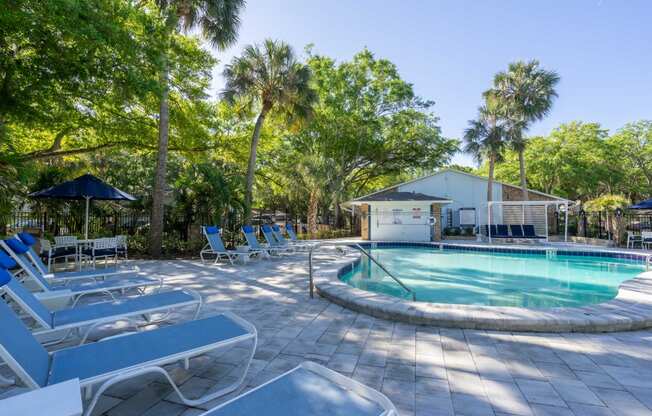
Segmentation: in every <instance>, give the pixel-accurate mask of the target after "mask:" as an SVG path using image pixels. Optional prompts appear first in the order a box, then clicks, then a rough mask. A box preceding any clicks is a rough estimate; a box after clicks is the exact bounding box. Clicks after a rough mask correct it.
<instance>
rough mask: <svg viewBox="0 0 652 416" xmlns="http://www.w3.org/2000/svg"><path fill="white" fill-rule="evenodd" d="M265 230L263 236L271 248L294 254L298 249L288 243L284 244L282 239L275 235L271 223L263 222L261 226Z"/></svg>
mask: <svg viewBox="0 0 652 416" xmlns="http://www.w3.org/2000/svg"><path fill="white" fill-rule="evenodd" d="M261 229H262V231H263V237H265V241H267V247H270V248H275V249H276V250H277V251H278V252H279V253H289V254H292V253H294V252H295V251H296V250H295V249H294V248H292V247H290V246H289V245H288V244H287V243H286V244H283V243H281V242H280V241H278V240H277V239H276V237H274V231H273V230H272V227H271V226H270V225H269V224H263V226H262V227H261Z"/></svg>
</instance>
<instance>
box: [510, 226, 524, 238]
mask: <svg viewBox="0 0 652 416" xmlns="http://www.w3.org/2000/svg"><path fill="white" fill-rule="evenodd" d="M509 231H510V232H511V233H512V237H513V238H524V237H525V235H524V234H523V227H522V226H521V224H509Z"/></svg>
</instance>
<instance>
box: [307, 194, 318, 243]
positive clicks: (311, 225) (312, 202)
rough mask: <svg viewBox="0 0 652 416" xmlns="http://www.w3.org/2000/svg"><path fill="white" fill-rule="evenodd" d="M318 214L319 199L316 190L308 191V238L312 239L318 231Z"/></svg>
mask: <svg viewBox="0 0 652 416" xmlns="http://www.w3.org/2000/svg"><path fill="white" fill-rule="evenodd" d="M318 214H319V198H318V194H317V191H316V190H311V191H310V199H309V200H308V233H310V237H311V238H314V236H315V235H316V234H317V231H319V229H318V227H317V215H318Z"/></svg>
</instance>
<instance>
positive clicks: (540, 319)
mask: <svg viewBox="0 0 652 416" xmlns="http://www.w3.org/2000/svg"><path fill="white" fill-rule="evenodd" d="M380 244H382V243H380ZM408 244H409V243H408ZM444 244H449V245H450V244H454V245H455V246H459V244H458V243H457V242H455V243H449V242H445V243H444ZM435 245H436V244H435ZM465 246H466V247H471V246H477V247H478V248H479V249H488V248H491V249H496V250H502V249H512V250H513V249H525V250H543V249H546V248H556V249H560V250H563V249H569V250H574V251H577V250H581V251H589V252H592V253H596V254H598V253H618V255H634V254H636V255H641V254H645V253H642V252H641V251H640V250H639V251H632V250H614V249H609V248H600V247H592V246H579V245H571V246H565V247H560V246H559V245H558V244H553V245H528V246H519V245H487V244H480V245H478V244H473V243H466V244H465ZM359 258H360V254H359V252H358V251H357V250H349V251H348V253H347V254H346V256H342V258H341V259H340V260H339V261H340V262H342V263H343V264H346V265H350V264H353V263H354V262H355V261H357V260H358V259H359ZM345 259H346V260H345ZM342 267H343V266H342ZM339 274H340V270H339V269H338V268H337V267H330V268H326V269H324V270H322V271H320V272H319V273H317V274H316V277H315V281H316V287H317V291H318V292H319V294H320V295H321V296H324V297H326V298H327V299H329V300H330V301H332V302H334V303H337V304H339V305H342V306H345V307H347V308H349V309H353V310H355V311H358V312H363V313H366V314H369V315H372V316H375V317H377V318H383V319H390V320H396V321H401V322H406V323H411V324H417V325H434V326H440V327H448V328H462V329H488V330H500V331H534V332H612V331H629V330H636V329H645V328H649V327H651V326H652V271H650V272H643V273H641V274H639V275H638V276H637V277H635V278H634V279H630V280H626V281H625V282H623V283H622V284H621V285H620V287H619V290H618V294H617V295H616V297H615V298H614V299H612V300H610V301H608V302H603V303H599V304H595V305H588V306H583V307H560V308H542V309H526V308H518V307H502V306H477V305H453V304H443V303H429V302H413V301H409V300H404V299H400V298H397V297H393V296H388V295H384V294H381V293H374V292H368V291H365V290H361V289H357V288H354V287H352V286H349V285H348V284H346V283H344V282H342V281H341V280H340V279H339ZM417 300H418V299H417Z"/></svg>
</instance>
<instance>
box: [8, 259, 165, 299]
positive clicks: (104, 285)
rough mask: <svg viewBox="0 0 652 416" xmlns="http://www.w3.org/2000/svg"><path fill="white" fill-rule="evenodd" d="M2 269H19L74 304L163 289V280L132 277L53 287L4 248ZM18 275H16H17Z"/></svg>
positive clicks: (35, 282)
mask: <svg viewBox="0 0 652 416" xmlns="http://www.w3.org/2000/svg"><path fill="white" fill-rule="evenodd" d="M0 267H4V268H5V269H8V270H12V269H16V268H18V269H19V270H18V273H22V274H24V275H25V276H26V277H29V278H31V279H32V281H33V282H34V284H35V285H36V287H37V288H38V289H39V290H40V291H42V292H44V293H48V294H51V295H61V296H62V297H66V298H68V299H71V300H72V302H73V304H74V303H76V302H78V301H79V299H80V298H81V297H83V296H85V295H89V294H106V295H109V296H110V297H111V298H112V299H113V300H116V299H115V296H114V295H113V292H114V291H120V292H123V293H124V291H125V290H129V289H137V290H138V291H139V293H141V294H143V293H144V290H145V289H146V288H148V287H157V289H158V290H160V289H161V288H162V287H163V278H159V279H151V278H148V277H130V278H128V279H110V280H105V281H101V282H96V281H92V282H81V283H80V282H75V283H71V284H67V283H68V282H64V284H59V285H53V284H51V283H50V282H48V280H47V279H46V278H45V277H43V275H42V274H41V273H40V271H39V270H37V269H36V268H35V267H34V266H33V265H32V264H31V263H30V262H29V261H27V262H26V261H23V259H21V258H20V257H19V258H18V261H16V259H14V258H12V257H10V256H9V255H8V254H7V253H6V252H5V251H4V250H3V249H2V248H0ZM18 273H14V274H15V275H17V274H18Z"/></svg>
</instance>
